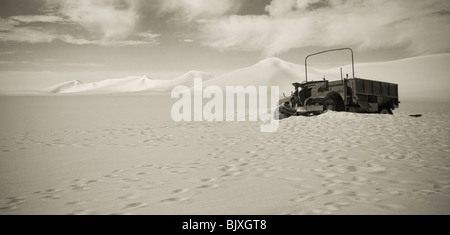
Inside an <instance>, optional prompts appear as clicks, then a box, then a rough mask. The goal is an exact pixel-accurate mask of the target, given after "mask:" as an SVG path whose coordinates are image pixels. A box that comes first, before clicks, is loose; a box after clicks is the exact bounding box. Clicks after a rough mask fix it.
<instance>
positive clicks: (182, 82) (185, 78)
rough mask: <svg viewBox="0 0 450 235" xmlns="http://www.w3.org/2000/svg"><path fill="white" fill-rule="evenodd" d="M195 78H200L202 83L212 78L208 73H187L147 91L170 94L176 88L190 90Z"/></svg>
mask: <svg viewBox="0 0 450 235" xmlns="http://www.w3.org/2000/svg"><path fill="white" fill-rule="evenodd" d="M196 77H200V78H202V79H203V82H205V81H208V80H211V79H212V78H213V76H212V75H211V74H208V73H204V72H200V71H189V72H187V73H185V74H183V75H181V76H179V77H177V78H175V79H172V80H168V81H166V82H164V83H161V84H159V85H157V86H155V87H152V88H150V89H149V90H150V91H154V92H171V91H172V89H173V88H174V87H176V86H186V87H189V88H191V87H193V86H194V78H196Z"/></svg>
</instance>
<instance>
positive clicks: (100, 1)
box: [58, 0, 140, 41]
mask: <svg viewBox="0 0 450 235" xmlns="http://www.w3.org/2000/svg"><path fill="white" fill-rule="evenodd" d="M139 2H140V1H139V0H95V1H86V0H64V1H58V3H59V14H61V15H63V16H65V17H68V18H69V19H70V20H71V21H72V22H75V23H77V24H79V25H81V26H82V27H84V28H85V29H87V30H89V31H90V32H92V33H96V34H100V35H99V36H101V37H102V39H103V40H106V41H114V40H121V39H124V38H126V37H128V36H130V35H131V34H132V33H133V32H134V29H135V26H136V24H137V22H138V19H139V14H138V6H139Z"/></svg>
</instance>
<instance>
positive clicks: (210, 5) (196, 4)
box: [158, 0, 243, 22]
mask: <svg viewBox="0 0 450 235" xmlns="http://www.w3.org/2000/svg"><path fill="white" fill-rule="evenodd" d="M242 2H243V1H242V0H214V1H211V0H159V1H158V8H159V13H161V14H163V15H167V14H172V15H174V16H175V18H176V20H179V21H182V22H192V21H195V20H197V19H205V18H206V19H209V18H217V17H220V16H224V15H227V14H231V13H236V12H237V11H238V10H239V9H240V7H241V6H242Z"/></svg>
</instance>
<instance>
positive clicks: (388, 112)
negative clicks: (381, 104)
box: [380, 108, 394, 115]
mask: <svg viewBox="0 0 450 235" xmlns="http://www.w3.org/2000/svg"><path fill="white" fill-rule="evenodd" d="M380 114H390V115H393V114H394V113H392V110H391V109H390V108H381V109H380Z"/></svg>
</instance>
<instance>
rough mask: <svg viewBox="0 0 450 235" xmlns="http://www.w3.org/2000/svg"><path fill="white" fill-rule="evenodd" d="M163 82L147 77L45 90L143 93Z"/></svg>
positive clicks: (67, 84) (58, 86) (74, 83)
mask: <svg viewBox="0 0 450 235" xmlns="http://www.w3.org/2000/svg"><path fill="white" fill-rule="evenodd" d="M164 82H167V81H165V80H153V79H151V78H149V77H147V76H142V77H136V76H134V77H127V78H122V79H107V80H103V81H100V82H93V83H83V82H80V81H70V82H65V83H62V84H59V85H56V86H53V87H50V88H48V89H47V90H48V91H49V92H52V93H119V92H136V91H145V90H148V89H150V88H152V87H155V86H157V85H160V84H162V83H164Z"/></svg>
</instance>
